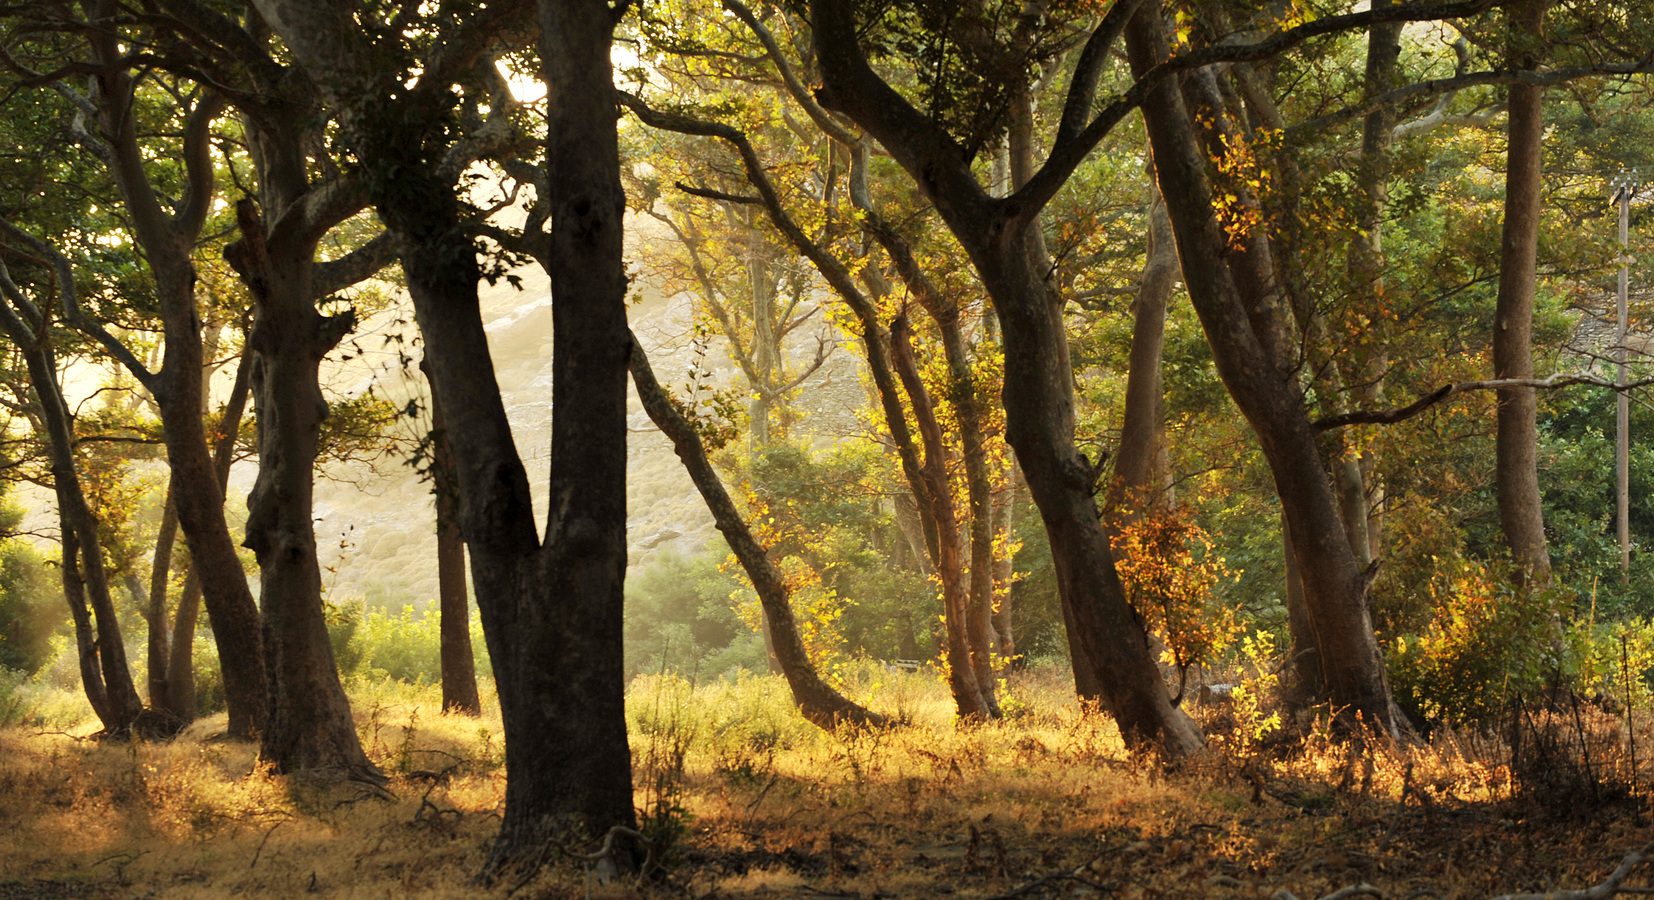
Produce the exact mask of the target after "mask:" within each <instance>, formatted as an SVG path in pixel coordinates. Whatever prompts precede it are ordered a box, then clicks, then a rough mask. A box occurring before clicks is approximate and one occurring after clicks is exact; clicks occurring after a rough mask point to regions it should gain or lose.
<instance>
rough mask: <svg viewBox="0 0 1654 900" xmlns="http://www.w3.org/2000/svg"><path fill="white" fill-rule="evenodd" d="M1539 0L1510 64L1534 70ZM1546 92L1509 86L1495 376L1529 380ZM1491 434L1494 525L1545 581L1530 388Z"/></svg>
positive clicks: (1523, 574)
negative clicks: (1493, 442) (1495, 507)
mask: <svg viewBox="0 0 1654 900" xmlns="http://www.w3.org/2000/svg"><path fill="white" fill-rule="evenodd" d="M1545 7H1546V3H1545V2H1544V0H1523V2H1521V3H1519V4H1516V5H1514V6H1513V7H1512V8H1511V14H1512V17H1513V18H1514V20H1515V21H1514V26H1515V27H1514V28H1513V29H1512V35H1511V44H1512V51H1511V57H1512V59H1511V63H1512V65H1513V66H1515V67H1516V68H1520V69H1532V68H1534V67H1536V66H1537V65H1538V64H1539V57H1540V53H1539V47H1538V43H1539V41H1540V40H1541V34H1542V31H1543V28H1544V18H1545ZM1543 97H1544V90H1543V89H1542V88H1540V87H1538V86H1536V85H1530V84H1513V85H1511V86H1510V112H1509V116H1510V140H1509V159H1508V163H1507V166H1506V169H1505V222H1504V237H1503V240H1502V241H1501V243H1500V258H1499V298H1498V302H1497V306H1496V309H1495V312H1494V329H1493V377H1494V378H1532V377H1533V297H1534V282H1535V280H1536V278H1537V268H1538V256H1539V204H1540V194H1541V191H1542V190H1543V187H1544V185H1543V184H1542V183H1541V178H1540V162H1541V159H1542V157H1543V154H1544V134H1545V123H1544V115H1543V113H1544V110H1543ZM1497 394H1498V404H1499V406H1498V419H1497V431H1496V437H1495V440H1496V450H1497V452H1496V456H1497V462H1496V466H1497V468H1496V469H1495V470H1494V483H1495V486H1496V488H1497V492H1498V497H1499V521H1500V523H1501V524H1502V525H1503V526H1504V531H1505V543H1506V544H1508V545H1509V546H1510V552H1511V557H1512V558H1513V559H1514V560H1515V562H1516V566H1517V570H1518V576H1517V577H1518V578H1519V579H1521V580H1524V581H1528V580H1531V581H1533V582H1535V583H1543V582H1545V581H1548V580H1549V579H1550V568H1551V558H1550V551H1549V550H1548V548H1547V547H1546V543H1545V518H1544V511H1543V508H1542V507H1541V505H1540V493H1539V430H1538V410H1539V403H1538V395H1537V394H1536V392H1535V391H1534V389H1533V388H1500V389H1499V390H1498V392H1497Z"/></svg>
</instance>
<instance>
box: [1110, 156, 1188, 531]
mask: <svg viewBox="0 0 1654 900" xmlns="http://www.w3.org/2000/svg"><path fill="white" fill-rule="evenodd" d="M1150 172H1151V174H1152V172H1153V166H1152V165H1151V166H1150ZM1148 219H1149V247H1148V260H1147V262H1145V263H1144V265H1143V280H1142V283H1141V284H1140V285H1139V286H1138V288H1137V297H1136V300H1135V302H1134V303H1133V304H1132V310H1131V312H1132V329H1131V354H1130V356H1129V358H1128V362H1127V367H1126V403H1125V413H1124V415H1123V416H1122V417H1121V423H1120V446H1119V448H1118V449H1117V450H1116V451H1115V453H1114V481H1113V483H1112V484H1111V485H1110V486H1109V498H1108V506H1109V508H1110V509H1112V510H1113V511H1114V514H1115V515H1116V516H1118V517H1120V519H1121V520H1122V521H1127V522H1129V521H1135V520H1136V519H1137V518H1138V517H1139V516H1140V515H1141V513H1142V511H1143V510H1144V509H1147V508H1150V507H1153V506H1155V505H1156V504H1157V503H1159V502H1160V495H1161V494H1162V492H1163V487H1164V486H1163V485H1162V484H1160V483H1159V482H1160V479H1159V478H1157V477H1156V469H1157V468H1158V467H1159V462H1160V455H1161V449H1162V447H1163V445H1164V442H1165V433H1166V424H1165V391H1164V390H1163V385H1162V380H1161V372H1160V359H1161V355H1162V353H1163V351H1164V350H1165V347H1166V307H1167V304H1168V303H1169V302H1170V301H1171V297H1172V289H1173V288H1174V287H1176V285H1177V278H1178V274H1179V271H1180V269H1179V266H1178V262H1177V244H1176V242H1175V241H1174V239H1173V238H1172V223H1171V219H1170V218H1168V217H1167V215H1166V203H1165V201H1164V200H1162V199H1161V198H1160V191H1159V189H1158V188H1154V189H1153V196H1152V198H1151V199H1150V201H1149V216H1148Z"/></svg>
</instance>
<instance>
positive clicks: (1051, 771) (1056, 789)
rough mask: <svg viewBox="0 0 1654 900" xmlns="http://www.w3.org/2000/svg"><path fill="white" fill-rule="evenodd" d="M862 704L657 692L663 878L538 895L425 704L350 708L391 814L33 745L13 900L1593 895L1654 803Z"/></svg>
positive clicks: (1270, 748)
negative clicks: (1152, 754)
mask: <svg viewBox="0 0 1654 900" xmlns="http://www.w3.org/2000/svg"><path fill="white" fill-rule="evenodd" d="M852 686H853V687H857V688H859V689H860V693H861V694H862V696H864V697H867V698H868V699H869V701H870V702H871V703H872V704H873V705H874V706H875V707H877V708H881V709H884V710H886V711H894V712H897V713H898V714H900V715H902V716H904V717H905V718H906V720H907V721H908V724H906V725H904V726H901V727H898V728H894V729H891V730H888V731H882V732H874V733H862V734H852V735H839V736H835V735H830V734H826V733H823V732H820V731H817V730H815V729H813V728H812V727H811V726H809V725H807V724H805V723H804V722H803V721H802V720H801V719H800V718H799V717H798V716H797V715H796V714H795V713H793V712H792V711H791V709H790V708H789V705H788V703H787V700H786V688H785V685H784V683H783V682H781V681H780V680H779V679H770V678H760V677H752V678H742V679H740V680H738V681H734V682H728V681H725V682H715V683H712V684H707V685H701V686H699V687H691V686H690V685H689V684H687V683H686V682H683V681H681V680H679V679H674V678H671V677H666V678H643V679H639V680H638V681H637V682H636V683H634V685H633V687H632V691H631V696H630V706H629V709H630V716H631V729H632V731H631V740H632V750H633V760H634V771H635V773H636V774H635V782H636V786H637V805H638V808H639V811H640V816H641V821H642V828H643V830H644V832H645V833H647V834H649V835H651V836H652V837H653V838H654V839H655V841H656V843H657V845H658V846H659V847H660V853H659V854H658V856H660V857H662V858H660V859H657V860H654V861H653V863H652V867H653V868H654V869H655V871H653V872H652V873H651V875H650V877H649V878H648V879H647V880H643V881H633V880H631V879H626V880H624V881H622V882H620V883H611V884H606V885H604V884H598V883H597V881H596V879H595V877H594V874H593V873H592V871H591V870H590V867H589V864H588V863H586V862H584V861H583V859H582V858H581V857H580V856H578V855H577V854H578V853H581V852H590V851H591V850H592V849H593V848H594V847H595V846H596V842H592V843H591V844H590V845H583V846H580V847H569V848H561V850H562V852H560V853H554V854H552V855H553V857H554V858H555V860H556V861H555V862H554V864H553V865H551V866H548V867H547V868H545V869H543V870H542V871H541V872H540V873H538V874H537V875H535V876H534V877H532V878H530V879H527V880H524V879H521V878H506V879H502V880H501V881H500V882H499V883H497V884H496V885H494V886H492V887H489V888H484V887H480V886H477V885H475V884H474V883H473V882H472V876H473V875H474V874H475V873H476V872H477V871H478V870H479V868H480V867H481V865H482V862H483V859H484V857H485V855H486V853H487V849H488V846H489V841H490V838H491V837H492V835H493V833H494V831H495V829H496V828H497V827H498V822H499V819H498V812H499V809H500V806H501V803H502V798H503V795H504V770H503V764H502V759H503V757H502V752H501V750H502V748H501V744H500V737H499V735H500V727H499V721H498V719H497V716H496V717H489V716H487V715H485V716H484V717H483V718H481V719H471V718H464V717H456V716H444V715H441V714H440V713H439V712H438V711H437V710H438V703H437V700H438V698H437V695H436V693H435V691H434V690H433V689H431V688H428V687H427V688H414V687H408V686H405V685H399V684H395V683H383V684H358V685H353V687H352V696H353V701H354V703H355V708H356V710H357V716H358V723H359V725H360V730H361V734H362V737H363V741H364V744H365V745H366V747H367V749H368V752H369V755H370V756H371V757H372V758H373V759H375V760H376V761H377V763H378V764H379V765H380V766H381V768H382V769H383V770H384V771H385V772H386V774H388V775H389V776H390V779H391V780H390V787H389V791H388V792H377V791H374V790H372V789H369V788H367V787H365V786H361V785H356V784H351V783H348V782H347V783H329V782H327V781H325V780H316V779H311V778H287V777H282V776H277V775H273V774H271V773H269V772H268V771H265V770H262V769H260V768H259V767H258V766H257V765H256V763H255V755H256V753H255V750H256V748H255V747H253V746H251V745H249V744H244V743H239V742H233V741H224V740H221V739H215V738H214V737H213V734H214V729H215V728H217V729H222V727H223V721H222V717H219V718H218V719H216V720H206V721H203V722H199V723H197V724H196V725H195V726H192V727H191V728H190V729H189V730H187V731H186V732H185V733H184V734H182V735H181V736H180V737H179V738H178V739H176V740H174V741H171V742H167V743H151V742H133V743H128V742H115V741H99V740H94V739H91V738H90V737H89V736H88V733H89V732H90V731H91V730H93V727H94V726H93V725H92V724H90V723H87V724H82V725H80V726H79V727H64V726H62V725H53V724H51V723H45V724H42V723H39V722H38V721H36V722H33V723H26V724H14V725H11V726H9V727H7V728H5V729H3V730H0V826H3V828H4V829H5V834H4V836H3V837H0V900H5V898H19V897H50V898H57V897H94V898H106V897H169V898H170V897H180V898H191V897H224V896H255V897H296V896H300V895H304V894H316V895H320V896H330V897H353V898H354V897H363V898H368V897H372V898H380V897H386V898H391V897H394V898H403V897H413V898H437V897H507V896H510V897H522V898H536V897H582V896H593V897H634V896H636V897H693V898H706V897H713V896H717V897H729V898H739V897H754V898H756V897H772V898H879V897H884V898H903V897H938V896H946V897H951V898H959V900H968V898H1010V897H1028V898H1049V897H1085V896H1111V897H1114V896H1117V897H1214V898H1230V897H1233V898H1254V897H1256V898H1270V897H1276V898H1279V897H1280V895H1279V894H1278V893H1277V892H1279V891H1287V892H1290V893H1291V894H1292V895H1293V896H1295V897H1297V898H1302V900H1311V898H1316V897H1322V896H1324V895H1326V894H1328V893H1330V892H1332V891H1334V890H1336V889H1339V888H1343V887H1347V886H1350V885H1356V884H1361V883H1365V884H1368V885H1371V886H1372V887H1373V888H1374V892H1372V894H1371V895H1373V896H1382V897H1386V898H1393V900H1405V898H1414V897H1426V896H1433V897H1437V898H1441V900H1450V898H1458V897H1486V896H1489V895H1493V894H1500V893H1505V892H1510V891H1546V890H1557V889H1562V888H1578V887H1583V886H1588V885H1592V884H1596V883H1598V882H1601V881H1602V880H1603V879H1604V878H1605V877H1606V876H1607V875H1608V873H1609V872H1610V871H1611V870H1612V869H1613V868H1614V867H1615V866H1616V864H1618V863H1619V861H1620V860H1621V858H1622V857H1623V856H1624V855H1625V854H1626V853H1627V852H1629V851H1632V850H1635V849H1637V848H1638V847H1641V846H1643V845H1644V844H1646V843H1648V841H1649V839H1650V837H1651V828H1650V821H1649V815H1648V813H1649V804H1648V795H1647V794H1646V793H1639V792H1638V791H1635V790H1629V791H1628V790H1626V789H1625V786H1624V785H1621V786H1620V787H1618V788H1596V787H1591V786H1590V785H1586V784H1584V783H1583V782H1574V783H1572V784H1571V786H1568V787H1566V788H1564V789H1561V790H1552V791H1550V793H1549V794H1548V795H1546V796H1539V795H1538V794H1536V793H1534V792H1532V791H1526V790H1521V789H1519V788H1520V785H1519V784H1513V779H1512V775H1511V770H1510V768H1509V766H1508V765H1507V762H1506V761H1507V760H1508V758H1509V757H1508V754H1507V753H1506V752H1505V751H1504V750H1503V745H1502V744H1499V743H1498V742H1496V741H1493V740H1491V739H1488V738H1480V739H1471V738H1469V737H1465V736H1454V735H1451V734H1446V733H1438V734H1437V735H1436V737H1435V739H1434V740H1433V741H1432V743H1430V744H1429V745H1428V746H1416V747H1411V748H1396V747H1384V748H1379V749H1377V750H1375V751H1373V752H1371V753H1369V754H1360V753H1356V752H1353V751H1351V750H1349V749H1347V748H1346V747H1343V746H1341V745H1339V744H1336V743H1333V742H1331V741H1329V740H1327V739H1326V737H1325V735H1322V734H1318V733H1316V732H1315V731H1314V730H1313V728H1312V729H1310V730H1309V733H1308V734H1307V736H1300V737H1298V738H1296V739H1294V740H1293V741H1291V742H1284V741H1281V740H1279V739H1269V738H1265V739H1264V741H1263V742H1262V743H1261V744H1260V743H1257V742H1254V741H1251V740H1248V739H1247V737H1248V735H1252V734H1256V733H1257V732H1258V731H1260V730H1261V729H1260V728H1259V726H1260V724H1262V723H1261V722H1260V720H1259V717H1258V716H1257V715H1254V714H1249V713H1248V712H1247V711H1246V709H1247V707H1245V706H1244V705H1238V708H1237V707H1214V708H1208V709H1205V710H1203V711H1202V716H1203V717H1204V719H1205V723H1206V725H1207V728H1208V734H1209V735H1210V736H1211V737H1212V744H1213V746H1212V749H1211V751H1210V752H1209V753H1207V754H1206V755H1205V756H1204V757H1203V758H1201V759H1198V760H1195V761H1193V762H1190V763H1186V764H1184V765H1182V766H1180V767H1178V768H1176V769H1175V770H1167V769H1166V768H1164V767H1162V766H1160V765H1158V764H1155V763H1152V762H1145V761H1140V760H1137V759H1133V758H1129V757H1128V756H1127V755H1126V754H1125V752H1124V750H1123V748H1122V747H1121V745H1120V742H1119V738H1118V734H1117V732H1116V731H1115V729H1114V727H1113V725H1112V724H1111V723H1110V722H1109V720H1108V718H1107V717H1106V716H1102V715H1098V714H1096V713H1094V712H1090V711H1087V710H1085V709H1084V708H1082V707H1081V706H1080V705H1079V704H1078V703H1076V702H1073V701H1072V700H1069V699H1068V697H1069V696H1071V695H1070V694H1069V692H1068V691H1067V690H1065V689H1064V685H1063V683H1062V681H1061V675H1060V674H1058V673H1037V674H1035V675H1031V676H1020V677H1019V678H1018V679H1017V680H1016V681H1014V682H1013V685H1012V687H1011V689H1010V691H1009V692H1008V694H1007V695H1006V705H1007V706H1008V707H1009V708H1011V709H1012V710H1013V711H1014V712H1015V715H1014V716H1013V717H1011V718H1009V719H1007V720H1006V721H1004V722H1002V723H998V724H993V725H986V726H974V727H964V726H960V727H956V726H955V725H954V724H953V723H952V722H951V721H950V716H949V715H948V702H947V697H946V691H945V688H944V687H943V686H942V685H941V684H940V683H939V681H938V680H937V679H936V678H935V677H934V676H933V675H925V674H920V675H901V674H890V673H878V672H877V671H876V670H870V671H868V672H863V673H862V674H861V676H860V680H859V682H858V683H857V684H855V685H852ZM1646 746H1649V747H1654V743H1649V744H1647V745H1646ZM1596 752H1597V757H1598V758H1597V760H1596V762H1595V764H1594V765H1595V766H1597V768H1598V770H1602V768H1603V767H1604V766H1607V765H1609V763H1608V761H1607V760H1606V758H1605V756H1604V753H1603V751H1601V750H1600V749H1599V750H1597V751H1596ZM1609 755H1611V754H1609ZM1598 780H1600V779H1598ZM1518 781H1520V779H1518ZM1582 785H1584V786H1582ZM1593 792H1594V793H1595V796H1593ZM1647 874H1648V873H1642V872H1638V873H1636V874H1634V875H1633V876H1632V878H1631V879H1630V881H1629V884H1634V885H1636V884H1647V883H1648V877H1647Z"/></svg>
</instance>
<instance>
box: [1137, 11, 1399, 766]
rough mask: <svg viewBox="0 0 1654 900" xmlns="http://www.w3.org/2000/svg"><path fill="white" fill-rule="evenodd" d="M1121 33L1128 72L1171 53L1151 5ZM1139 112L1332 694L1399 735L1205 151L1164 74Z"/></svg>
mask: <svg viewBox="0 0 1654 900" xmlns="http://www.w3.org/2000/svg"><path fill="white" fill-rule="evenodd" d="M1126 39H1127V48H1128V50H1129V52H1130V55H1131V59H1132V67H1133V69H1134V70H1136V71H1143V70H1146V69H1147V68H1148V67H1149V66H1152V65H1153V64H1155V63H1156V62H1158V61H1159V60H1161V59H1164V58H1165V57H1166V55H1167V44H1166V37H1165V26H1164V23H1162V22H1161V20H1160V17H1159V11H1158V9H1157V8H1145V9H1143V10H1141V11H1140V12H1139V13H1138V14H1137V15H1136V16H1134V17H1133V19H1132V21H1131V23H1130V24H1129V25H1128V27H1127V30H1126ZM1143 113H1144V120H1145V123H1146V124H1147V126H1148V131H1149V137H1150V140H1151V142H1152V144H1153V147H1154V158H1155V168H1156V170H1157V173H1158V177H1159V183H1160V189H1161V192H1162V193H1163V195H1164V196H1165V198H1166V206H1167V210H1168V212H1169V213H1170V216H1171V220H1172V227H1173V231H1174V233H1175V234H1176V236H1177V244H1178V256H1179V258H1180V259H1181V260H1183V275H1184V280H1185V283H1186V284H1187V285H1188V289H1189V295H1190V298H1191V300H1192V301H1193V302H1194V305H1195V311H1196V312H1197V313H1198V314H1199V316H1200V320H1201V324H1202V326H1203V327H1204V329H1205V331H1206V335H1207V339H1208V341H1209V342H1210V344H1211V346H1212V353H1213V357H1214V360H1215V362H1216V364H1217V369H1218V374H1219V376H1220V377H1221V378H1222V379H1223V381H1224V384H1225V386H1226V387H1227V388H1228V390H1229V393H1230V396H1231V397H1233V398H1234V400H1235V403H1236V405H1237V406H1238V407H1239V408H1240V410H1241V412H1242V414H1243V415H1245V416H1246V418H1247V421H1248V422H1249V423H1250V424H1251V426H1252V429H1253V430H1254V432H1256V434H1257V436H1258V440H1259V443H1260V444H1261V445H1262V449H1263V452H1264V456H1265V458H1266V459H1267V460H1268V461H1269V464H1270V469H1271V472H1272V473H1273V475H1274V478H1275V485H1276V490H1277V492H1278V493H1279V494H1280V497H1281V505H1282V509H1283V511H1284V513H1285V516H1286V520H1287V531H1288V533H1289V535H1290V537H1291V542H1292V547H1293V551H1294V554H1295V556H1296V558H1297V561H1298V566H1299V571H1300V573H1301V575H1302V582H1303V588H1304V595H1305V601H1306V607H1307V609H1308V611H1309V618H1310V620H1311V624H1312V626H1313V628H1314V631H1315V636H1316V642H1317V646H1318V648H1319V650H1320V655H1321V664H1322V673H1323V676H1324V677H1325V679H1326V682H1327V687H1328V691H1329V693H1330V695H1331V698H1332V701H1333V703H1334V705H1335V706H1336V707H1338V708H1340V709H1341V710H1343V711H1344V716H1345V720H1346V721H1353V719H1354V718H1355V717H1356V716H1359V717H1360V718H1361V719H1362V720H1363V721H1364V722H1365V723H1366V724H1367V725H1368V726H1378V727H1382V728H1383V729H1384V730H1386V731H1388V732H1390V733H1391V734H1392V735H1395V734H1397V733H1398V731H1397V729H1398V728H1399V727H1400V719H1399V712H1398V711H1397V710H1396V708H1395V704H1394V702H1393V701H1392V699H1391V696H1390V687H1389V683H1388V680H1387V678H1386V675H1385V671H1384V663H1383V658H1382V656H1381V655H1380V654H1379V650H1378V643H1377V640H1376V638H1375V636H1374V634H1373V630H1372V622H1371V620H1370V619H1369V618H1368V614H1367V585H1366V582H1365V578H1364V575H1363V572H1362V568H1361V566H1360V565H1359V564H1358V563H1357V561H1356V559H1355V556H1354V554H1353V553H1352V552H1351V550H1350V545H1349V541H1348V539H1347V537H1346V536H1345V534H1344V529H1343V521H1342V518H1341V516H1340V514H1339V509H1338V502H1337V497H1336V494H1335V493H1334V491H1333V488H1332V483H1331V480H1330V478H1329V477H1328V474H1327V471H1326V469H1325V468H1324V467H1323V465H1322V461H1321V454H1320V448H1319V442H1318V439H1317V437H1318V436H1317V433H1316V431H1315V429H1314V427H1313V426H1312V425H1311V424H1310V420H1309V415H1308V410H1307V409H1306V408H1305V406H1304V403H1303V399H1302V397H1301V396H1300V395H1299V393H1298V392H1297V391H1296V390H1295V388H1294V386H1293V385H1292V384H1291V382H1290V380H1289V378H1288V377H1287V375H1286V374H1285V373H1283V372H1282V371H1281V369H1280V367H1279V365H1278V363H1277V359H1278V356H1277V352H1276V351H1277V350H1278V348H1273V349H1272V348H1271V346H1270V345H1271V343H1273V340H1274V338H1273V336H1272V334H1271V330H1272V328H1273V326H1272V325H1271V323H1269V322H1268V321H1267V318H1268V317H1266V316H1261V315H1259V312H1260V311H1261V310H1263V309H1264V308H1265V307H1264V304H1263V303H1261V302H1260V301H1259V300H1258V299H1256V298H1253V299H1252V300H1250V301H1248V300H1247V299H1245V297H1244V296H1243V291H1242V289H1241V288H1240V287H1238V286H1237V279H1236V275H1235V273H1233V272H1231V271H1230V267H1229V266H1224V265H1222V264H1221V261H1222V260H1223V259H1224V258H1225V257H1226V256H1228V257H1229V258H1231V259H1233V258H1234V257H1235V256H1245V255H1246V254H1231V253H1228V252H1227V242H1226V237H1225V235H1224V233H1223V230H1222V228H1221V227H1220V226H1219V224H1218V222H1217V220H1216V218H1215V216H1214V214H1213V207H1212V194H1211V186H1210V183H1209V182H1208V181H1207V178H1206V164H1207V160H1206V158H1205V155H1204V154H1203V153H1202V152H1201V150H1200V146H1199V142H1198V141H1197V139H1196V137H1195V134H1194V131H1193V126H1192V124H1191V121H1190V119H1189V115H1188V113H1187V111H1186V108H1185V106H1184V103H1183V98H1182V97H1181V96H1179V93H1178V90H1177V87H1176V85H1175V84H1173V83H1172V82H1170V81H1167V82H1162V83H1161V85H1160V86H1159V87H1158V88H1157V89H1156V90H1154V91H1151V92H1150V96H1149V98H1148V99H1147V100H1146V101H1145V103H1144V105H1143ZM1254 289H1262V288H1260V287H1258V286H1254Z"/></svg>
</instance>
